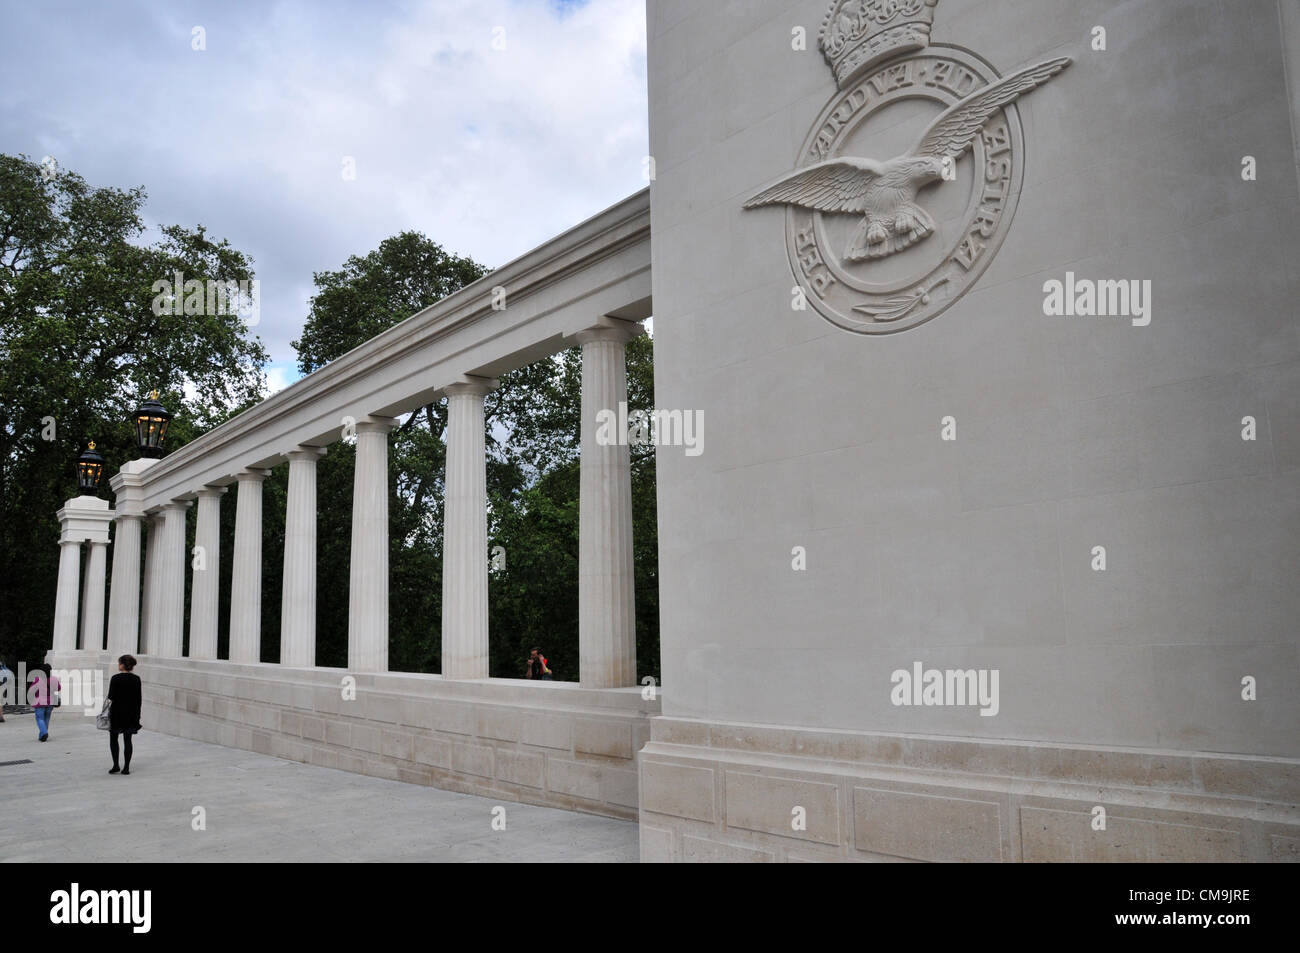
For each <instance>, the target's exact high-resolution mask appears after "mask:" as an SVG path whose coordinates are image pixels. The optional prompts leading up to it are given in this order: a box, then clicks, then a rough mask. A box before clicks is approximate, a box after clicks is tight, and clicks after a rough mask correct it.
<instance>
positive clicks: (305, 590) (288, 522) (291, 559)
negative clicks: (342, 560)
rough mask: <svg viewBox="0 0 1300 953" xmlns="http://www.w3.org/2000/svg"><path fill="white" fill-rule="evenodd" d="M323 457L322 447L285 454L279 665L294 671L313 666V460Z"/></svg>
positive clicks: (314, 482)
mask: <svg viewBox="0 0 1300 953" xmlns="http://www.w3.org/2000/svg"><path fill="white" fill-rule="evenodd" d="M324 455H325V448H324V447H299V448H298V449H297V450H293V451H291V452H290V453H289V454H288V457H289V501H288V505H287V511H286V513H285V520H284V598H283V602H282V603H281V610H280V664H281V665H290V666H293V667H295V668H308V667H310V666H313V665H315V664H316V461H317V460H319V459H320V458H321V457H322V456H324Z"/></svg>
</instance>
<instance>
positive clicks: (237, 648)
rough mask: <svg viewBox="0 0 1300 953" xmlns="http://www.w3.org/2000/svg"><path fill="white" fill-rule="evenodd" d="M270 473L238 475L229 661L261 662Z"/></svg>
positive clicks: (231, 573)
mask: <svg viewBox="0 0 1300 953" xmlns="http://www.w3.org/2000/svg"><path fill="white" fill-rule="evenodd" d="M270 474H271V471H270V470H245V471H244V472H243V473H241V474H239V477H238V479H239V495H238V498H237V499H236V506H235V556H234V561H233V562H232V563H231V567H230V570H231V572H230V661H232V662H260V661H261V660H262V481H263V480H265V479H266V478H267V477H268V476H270Z"/></svg>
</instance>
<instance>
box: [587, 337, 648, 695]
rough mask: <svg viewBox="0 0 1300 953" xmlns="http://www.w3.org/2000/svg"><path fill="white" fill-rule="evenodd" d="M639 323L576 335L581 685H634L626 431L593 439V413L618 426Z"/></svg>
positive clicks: (595, 426) (596, 425) (596, 424)
mask: <svg viewBox="0 0 1300 953" xmlns="http://www.w3.org/2000/svg"><path fill="white" fill-rule="evenodd" d="M640 333H641V328H640V326H639V325H631V326H629V327H628V328H626V329H624V328H622V327H602V328H595V329H592V330H590V331H584V332H582V333H581V334H579V335H578V336H577V337H578V341H579V343H581V344H582V456H581V464H580V469H581V474H580V483H579V503H578V656H579V658H578V668H579V680H580V682H581V684H582V685H584V686H586V687H590V688H619V687H623V686H627V685H635V684H636V613H635V602H634V598H635V596H634V587H633V580H634V577H633V572H632V468H631V457H630V453H629V450H628V445H627V439H626V438H627V434H626V433H617V430H618V427H617V426H616V427H614V428H606V430H610V429H612V430H614V431H616V432H615V433H614V436H615V438H616V439H615V440H613V441H610V440H605V441H603V442H602V441H597V439H596V436H597V430H598V429H599V422H598V420H597V416H598V415H599V414H600V413H601V411H608V412H610V413H612V414H613V415H614V417H615V419H616V420H618V421H619V422H620V423H619V425H618V426H622V421H623V420H624V418H625V414H624V413H621V412H620V404H622V405H626V402H627V361H626V351H627V342H628V341H629V340H631V339H632V338H633V337H635V336H636V335H638V334H640Z"/></svg>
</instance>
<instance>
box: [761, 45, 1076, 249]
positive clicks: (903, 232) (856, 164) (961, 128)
mask: <svg viewBox="0 0 1300 953" xmlns="http://www.w3.org/2000/svg"><path fill="white" fill-rule="evenodd" d="M1070 62H1071V61H1070V59H1069V58H1068V57H1061V58H1060V59H1054V60H1048V61H1047V62H1045V63H1039V64H1038V65H1037V66H1030V67H1028V68H1027V69H1023V70H1021V71H1020V72H1018V73H1012V74H1011V75H1010V76H1007V77H1005V78H1003V79H1000V80H998V81H997V82H995V83H990V84H989V85H988V86H985V87H984V88H982V89H979V90H976V91H975V92H973V93H971V94H970V95H969V96H967V97H966V98H965V99H962V100H961V101H960V102H958V103H956V104H954V105H953V106H951V107H950V108H949V109H947V110H945V111H944V112H943V113H941V114H940V115H939V117H938V118H937V119H936V120H935V121H934V122H933V123H931V124H930V126H929V128H928V129H926V130H925V132H924V133H923V134H922V136H921V138H920V141H918V142H917V144H916V146H915V147H913V149H912V150H911V151H910V152H908V153H906V154H905V155H901V156H896V157H895V158H893V159H886V160H885V161H883V162H878V161H876V160H875V159H864V158H858V157H855V156H842V157H840V158H838V159H827V160H825V161H824V162H818V163H816V164H814V165H810V166H806V167H804V168H802V169H796V170H795V171H794V172H791V173H790V174H789V175H786V176H783V177H782V178H780V179H779V180H777V181H776V182H775V183H773V184H772V185H770V186H768V187H767V188H765V189H763V190H762V191H761V192H759V193H758V194H757V195H755V196H754V197H753V198H752V199H750V200H749V201H748V202H746V203H745V208H756V207H758V206H760V205H777V204H789V205H800V206H803V207H804V208H810V209H815V210H817V211H819V212H842V213H858V214H861V215H862V216H863V219H862V222H861V224H859V225H858V228H857V231H855V232H854V233H853V236H852V237H851V238H850V239H849V244H848V248H847V250H846V251H845V253H844V258H845V260H846V261H863V260H864V259H868V258H883V257H884V256H886V255H892V254H894V252H899V251H902V250H903V249H904V248H909V247H911V246H912V245H914V244H916V243H917V242H919V241H921V240H922V239H925V238H928V237H929V236H930V235H931V234H932V233H933V232H934V219H932V218H931V217H930V215H929V213H927V212H926V211H925V209H923V208H921V207H920V206H919V205H917V204H916V193H917V192H918V191H920V190H921V189H923V188H925V187H926V186H927V185H930V184H932V183H934V182H939V181H941V180H942V179H943V178H944V170H945V167H947V168H953V167H954V166H953V163H955V162H956V161H957V159H959V158H960V157H961V156H962V154H963V153H965V151H966V150H967V149H969V148H970V147H971V143H973V142H974V141H975V136H976V135H978V134H979V131H980V130H981V129H983V128H984V124H985V123H987V122H988V121H989V119H990V118H991V117H992V116H993V114H994V113H996V112H997V111H998V110H999V109H1001V108H1002V107H1003V106H1006V105H1007V104H1008V103H1011V102H1014V101H1015V100H1016V99H1018V98H1019V97H1020V96H1021V95H1023V94H1024V93H1027V92H1029V91H1030V90H1031V89H1034V88H1035V87H1037V86H1041V85H1043V84H1044V83H1046V82H1047V81H1048V80H1050V79H1051V78H1052V77H1053V76H1055V75H1056V74H1057V73H1059V72H1061V70H1063V69H1065V68H1066V67H1067V66H1069V65H1070Z"/></svg>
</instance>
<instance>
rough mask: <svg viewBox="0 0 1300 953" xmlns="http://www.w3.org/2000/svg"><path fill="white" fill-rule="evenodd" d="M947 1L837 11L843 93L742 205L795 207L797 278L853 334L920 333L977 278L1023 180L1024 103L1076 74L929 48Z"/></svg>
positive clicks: (825, 35) (833, 13) (1056, 64)
mask: <svg viewBox="0 0 1300 953" xmlns="http://www.w3.org/2000/svg"><path fill="white" fill-rule="evenodd" d="M937 3H938V0H836V2H835V3H834V4H832V6H831V9H830V12H829V13H828V14H827V16H826V20H825V22H824V23H823V24H822V29H821V39H820V46H821V50H822V52H823V53H824V54H825V56H826V60H827V62H828V63H830V66H831V71H832V72H833V73H834V75H835V79H836V82H837V83H838V86H839V90H838V92H837V93H836V94H835V96H834V97H832V99H831V101H830V102H829V103H828V104H827V105H826V108H825V109H823V110H822V113H821V115H820V116H818V117H817V121H816V122H815V123H814V124H813V127H812V131H811V132H809V134H808V138H807V140H806V141H805V142H804V144H803V147H802V149H801V150H800V153H799V158H798V159H797V161H796V168H795V170H794V171H793V172H790V173H789V174H787V175H784V176H782V177H781V178H780V179H778V180H777V181H775V182H774V183H772V184H771V185H769V186H767V187H765V188H763V189H762V190H760V191H759V192H758V193H757V194H756V195H754V196H753V198H751V199H750V200H749V201H748V202H746V203H745V208H747V209H752V208H757V207H759V206H765V205H785V206H786V208H787V212H786V215H787V221H786V245H787V250H788V252H789V255H790V265H791V267H792V268H793V269H794V274H795V278H796V279H797V280H798V282H799V285H800V286H801V287H802V288H803V290H804V292H805V295H806V297H807V299H808V300H809V301H811V302H812V303H813V305H814V307H816V308H817V310H818V311H819V312H820V313H821V314H823V315H824V316H825V317H826V318H828V319H829V320H830V321H831V322H833V323H834V324H837V325H839V326H840V327H842V328H846V329H848V330H850V331H857V332H860V333H863V334H889V333H892V332H896V331H904V330H907V329H908V328H913V327H916V326H917V325H918V324H922V323H924V322H925V321H928V320H930V319H931V318H933V317H935V316H936V315H939V314H941V313H942V312H943V311H945V310H947V309H948V308H949V307H951V306H952V304H953V303H954V302H955V301H956V300H957V299H958V298H959V297H961V296H962V295H963V294H965V293H966V292H967V291H968V290H969V289H970V288H971V286H972V285H974V283H975V282H976V281H977V280H978V279H979V276H980V275H981V274H982V273H983V272H984V269H985V268H987V267H988V265H989V262H991V261H992V259H993V256H994V255H995V254H996V253H997V250H998V247H999V246H1000V245H1001V244H1002V240H1003V239H1004V238H1005V237H1006V234H1007V231H1008V230H1009V229H1010V227H1011V219H1012V217H1013V215H1014V214H1015V209H1016V201H1017V199H1018V198H1019V195H1020V188H1021V184H1022V181H1023V174H1024V155H1025V144H1024V134H1023V131H1022V129H1021V125H1020V116H1019V113H1018V111H1017V110H1016V107H1015V101H1016V100H1017V99H1018V98H1020V97H1021V96H1023V95H1024V94H1026V93H1028V92H1029V91H1031V90H1033V89H1034V88H1036V87H1038V86H1041V85H1043V84H1044V83H1046V82H1048V81H1050V80H1051V79H1052V77H1054V76H1055V75H1056V74H1057V73H1059V72H1061V70H1063V69H1065V68H1066V67H1067V66H1069V65H1070V60H1069V59H1068V58H1064V57H1062V58H1059V59H1053V60H1048V61H1046V62H1043V63H1039V64H1037V65H1035V66H1030V67H1027V68H1025V69H1021V70H1018V71H1016V72H1014V73H1012V74H1010V75H1009V76H1006V77H1003V76H1001V75H999V74H998V72H997V71H996V70H994V69H993V67H992V66H990V65H989V64H988V63H986V62H984V61H983V60H982V59H980V58H979V57H977V56H975V55H974V54H973V53H970V52H968V51H966V50H963V49H960V48H957V47H950V46H942V45H937V44H936V45H933V46H931V45H930V26H931V23H932V20H933V17H934V11H935V6H936V5H937ZM918 107H920V108H918Z"/></svg>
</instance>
